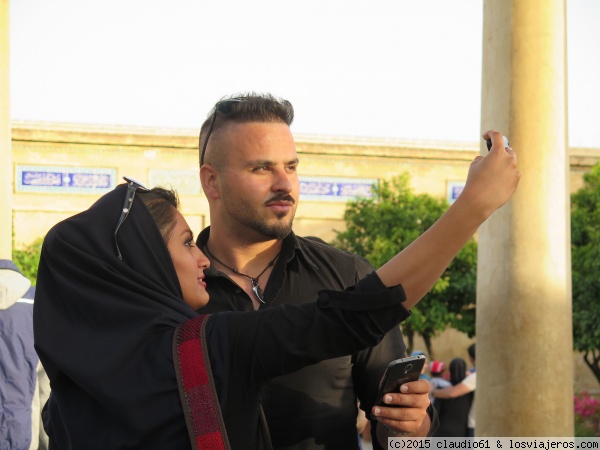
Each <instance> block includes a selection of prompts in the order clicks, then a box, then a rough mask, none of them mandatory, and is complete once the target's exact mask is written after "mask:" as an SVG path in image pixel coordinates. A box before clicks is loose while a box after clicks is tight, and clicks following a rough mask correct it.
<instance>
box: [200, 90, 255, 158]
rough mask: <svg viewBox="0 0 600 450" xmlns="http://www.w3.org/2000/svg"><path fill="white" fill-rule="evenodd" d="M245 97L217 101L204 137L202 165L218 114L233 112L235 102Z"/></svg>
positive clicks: (201, 152) (201, 154)
mask: <svg viewBox="0 0 600 450" xmlns="http://www.w3.org/2000/svg"><path fill="white" fill-rule="evenodd" d="M243 101H244V99H243V98H228V99H225V100H221V101H219V102H217V104H216V105H215V107H214V111H213V114H212V117H211V119H210V125H209V127H208V131H207V133H206V139H204V144H203V145H202V149H201V150H200V167H202V166H203V165H204V154H205V153H206V146H207V145H208V139H209V138H210V135H211V133H212V130H213V127H214V126H215V120H217V114H218V113H221V114H223V115H227V114H229V113H230V112H231V108H232V106H233V104H234V103H240V102H243Z"/></svg>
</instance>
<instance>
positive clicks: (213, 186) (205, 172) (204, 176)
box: [200, 164, 221, 200]
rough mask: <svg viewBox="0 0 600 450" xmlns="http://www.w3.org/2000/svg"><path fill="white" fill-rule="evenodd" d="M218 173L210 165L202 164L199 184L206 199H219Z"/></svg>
mask: <svg viewBox="0 0 600 450" xmlns="http://www.w3.org/2000/svg"><path fill="white" fill-rule="evenodd" d="M218 175H219V172H218V171H217V169H215V168H214V167H213V166H211V165H210V164H204V165H203V166H202V167H201V168H200V184H201V185H202V190H203V191H204V195H206V198H209V199H213V200H216V199H218V198H220V197H221V193H220V192H219V185H218V183H217V177H218Z"/></svg>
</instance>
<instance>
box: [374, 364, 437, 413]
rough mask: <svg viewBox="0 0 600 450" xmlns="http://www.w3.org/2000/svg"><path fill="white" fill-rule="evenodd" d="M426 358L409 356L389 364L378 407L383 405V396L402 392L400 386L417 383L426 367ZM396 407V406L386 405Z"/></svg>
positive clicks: (382, 381)
mask: <svg viewBox="0 0 600 450" xmlns="http://www.w3.org/2000/svg"><path fill="white" fill-rule="evenodd" d="M425 359H426V358H425V356H424V355H417V356H409V357H407V358H401V359H396V360H394V361H392V362H391V363H389V364H388V366H387V368H386V369H385V372H384V373H383V377H382V378H381V383H380V384H379V392H378V393H377V401H376V402H375V404H376V405H383V396H384V395H385V394H389V393H390V392H400V386H402V385H403V384H404V383H408V382H409V381H417V380H418V379H419V377H420V376H421V371H422V370H423V366H424V365H425ZM385 406H394V405H385Z"/></svg>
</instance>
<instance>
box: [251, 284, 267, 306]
mask: <svg viewBox="0 0 600 450" xmlns="http://www.w3.org/2000/svg"><path fill="white" fill-rule="evenodd" d="M251 281H252V292H254V296H255V297H256V298H257V299H258V301H259V302H261V303H262V304H263V305H264V304H265V300H264V298H265V297H264V294H263V291H262V289H261V288H260V285H259V284H258V280H257V279H256V278H251Z"/></svg>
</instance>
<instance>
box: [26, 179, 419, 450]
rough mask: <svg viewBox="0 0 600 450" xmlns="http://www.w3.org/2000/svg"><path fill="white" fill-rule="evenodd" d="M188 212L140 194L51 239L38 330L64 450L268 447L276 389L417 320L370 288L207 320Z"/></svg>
mask: <svg viewBox="0 0 600 450" xmlns="http://www.w3.org/2000/svg"><path fill="white" fill-rule="evenodd" d="M136 193H137V195H136ZM124 197H125V198H126V200H125V207H124V208H123V209H122V210H121V205H122V204H123V198H124ZM144 204H146V206H144ZM176 207H177V200H176V197H175V196H174V194H173V193H172V192H169V191H165V190H162V189H154V190H151V191H143V190H142V189H141V188H140V187H137V186H136V185H135V184H134V182H131V181H130V182H129V183H128V184H127V185H121V186H118V187H117V188H116V189H115V190H114V191H112V192H110V193H108V194H106V195H105V196H104V197H102V198H101V199H100V200H99V201H98V202H96V203H95V204H94V205H93V206H92V207H91V208H90V209H89V210H87V211H85V212H83V213H80V214H78V215H76V216H74V217H71V218H69V219H67V220H65V221H63V222H61V223H59V224H58V225H56V226H55V227H54V228H53V229H52V230H51V231H50V232H49V233H48V235H47V236H46V239H45V241H44V246H43V250H42V257H41V260H40V267H39V274H38V283H37V286H38V291H37V297H36V303H35V314H34V326H35V338H36V348H37V351H38V353H39V355H40V358H41V360H42V362H43V364H44V366H45V367H46V370H47V371H48V375H49V377H50V379H51V382H52V397H51V400H50V401H49V403H48V406H47V410H46V413H45V423H46V427H47V429H48V432H49V434H50V436H51V439H52V441H53V443H54V445H56V448H60V449H69V448H73V449H81V448H86V449H91V448H102V449H118V448H144V449H149V448H156V449H167V448H168V449H171V448H173V449H184V448H210V449H213V448H215V449H216V448H229V445H231V448H261V447H262V446H263V445H265V439H267V435H266V434H263V433H260V432H259V431H258V424H259V411H260V408H259V394H260V389H261V386H262V384H263V383H264V382H265V381H266V380H267V379H268V378H271V377H274V376H277V375H280V374H283V373H287V372H291V371H294V370H297V369H298V368H300V367H302V366H304V365H307V364H311V363H315V362H317V361H319V360H322V359H326V358H330V357H334V356H338V355H343V354H348V353H351V352H353V351H355V350H357V349H360V348H364V347H368V346H371V345H373V344H375V343H376V342H377V340H378V339H380V338H381V337H382V336H383V335H384V334H385V333H386V332H387V331H388V330H389V329H391V327H393V326H395V325H396V324H397V323H399V322H400V321H401V320H403V319H404V318H405V317H407V316H408V312H407V311H406V310H405V309H404V307H403V306H402V304H401V302H402V301H403V300H404V293H403V291H402V288H401V287H396V288H392V289H387V288H386V287H385V286H384V285H382V284H381V282H380V281H379V280H378V279H377V277H376V276H372V277H370V279H365V280H364V281H363V282H362V284H359V285H358V286H357V287H356V289H355V290H354V291H349V292H347V293H343V292H342V293H335V292H330V293H324V294H322V295H321V296H320V298H319V301H318V302H317V303H311V304H307V305H303V306H301V307H293V308H292V307H285V308H280V309H273V310H266V311H260V312H251V313H221V314H214V315H212V316H210V317H207V316H201V317H199V316H198V314H197V313H196V312H195V311H194V310H195V309H197V308H198V307H200V306H201V305H203V304H205V303H206V302H207V301H208V294H207V292H206V290H205V284H204V282H203V276H204V274H203V270H204V269H205V268H206V267H208V264H209V263H208V259H207V258H206V257H205V256H204V255H203V254H202V253H201V252H200V250H199V249H198V248H197V247H195V244H194V239H193V235H192V233H191V231H190V229H189V227H188V226H187V223H186V222H185V219H184V218H183V216H182V215H181V214H180V213H179V212H178V211H177V209H176ZM119 215H120V217H119ZM115 223H117V228H116V230H115V226H114V224H115ZM165 243H166V245H165ZM119 258H120V259H119ZM362 290H365V291H368V292H371V291H377V292H371V293H370V294H369V296H368V301H364V299H363V298H362V297H363V295H361V291H362ZM344 308H349V310H344ZM353 310H357V311H353ZM312 329H327V330H330V331H329V333H330V336H331V339H329V340H328V341H327V342H322V341H317V340H316V339H311V330H312ZM182 405H183V406H182ZM184 417H185V420H184ZM186 423H187V429H186ZM188 430H189V434H188ZM225 430H226V432H225ZM190 440H192V441H193V445H192V447H190ZM228 441H229V442H228Z"/></svg>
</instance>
